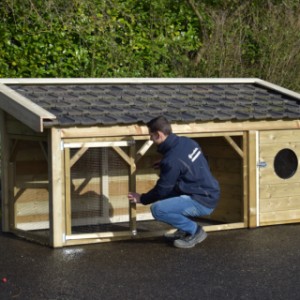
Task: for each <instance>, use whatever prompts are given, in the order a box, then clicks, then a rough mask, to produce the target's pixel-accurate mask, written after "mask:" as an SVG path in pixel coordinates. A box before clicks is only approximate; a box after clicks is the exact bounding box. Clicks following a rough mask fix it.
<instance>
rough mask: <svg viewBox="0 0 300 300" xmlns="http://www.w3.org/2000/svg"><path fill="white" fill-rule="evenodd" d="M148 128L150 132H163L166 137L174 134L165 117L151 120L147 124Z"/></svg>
mask: <svg viewBox="0 0 300 300" xmlns="http://www.w3.org/2000/svg"><path fill="white" fill-rule="evenodd" d="M147 127H148V128H149V131H150V132H157V131H161V132H162V133H164V134H165V135H170V134H171V133H172V127H171V124H170V123H169V121H168V120H167V119H166V118H165V117H163V116H159V117H156V118H154V119H152V120H150V121H149V122H148V123H147Z"/></svg>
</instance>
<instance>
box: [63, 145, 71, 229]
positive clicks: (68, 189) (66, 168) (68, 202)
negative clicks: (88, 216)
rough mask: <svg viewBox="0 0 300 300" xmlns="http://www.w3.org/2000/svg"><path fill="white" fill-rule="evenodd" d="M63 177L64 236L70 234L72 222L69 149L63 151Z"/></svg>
mask: <svg viewBox="0 0 300 300" xmlns="http://www.w3.org/2000/svg"><path fill="white" fill-rule="evenodd" d="M64 158H65V161H64V177H65V202H66V206H65V207H66V210H65V221H66V234H67V235H70V234H72V224H71V223H72V221H71V217H72V216H71V164H70V148H65V149H64Z"/></svg>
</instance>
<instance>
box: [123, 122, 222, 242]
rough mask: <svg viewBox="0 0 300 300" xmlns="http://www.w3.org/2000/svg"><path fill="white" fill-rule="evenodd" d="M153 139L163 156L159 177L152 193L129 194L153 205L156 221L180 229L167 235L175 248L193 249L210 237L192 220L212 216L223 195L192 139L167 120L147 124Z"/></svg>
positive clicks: (135, 199) (152, 209) (141, 201)
mask: <svg viewBox="0 0 300 300" xmlns="http://www.w3.org/2000/svg"><path fill="white" fill-rule="evenodd" d="M147 127H148V130H149V134H150V139H151V140H152V141H153V143H154V144H155V145H156V146H157V151H158V152H159V153H160V154H162V160H161V161H160V164H159V168H160V177H159V179H158V181H157V183H156V185H155V186H154V188H153V189H151V190H150V191H149V192H147V193H144V194H139V193H134V192H129V194H128V199H129V200H130V201H132V202H135V203H141V204H144V205H147V204H152V205H151V212H152V215H153V217H154V219H156V220H158V221H161V222H164V223H167V224H169V225H171V226H173V227H174V228H176V229H177V230H176V231H175V232H174V233H171V234H168V233H166V234H165V237H166V239H168V240H172V241H173V243H174V246H175V247H178V248H192V247H194V246H195V245H196V244H198V243H201V242H202V241H204V240H205V238H206V237H207V233H206V232H205V231H204V230H203V228H202V227H201V226H199V225H198V224H197V222H195V221H193V220H192V218H193V217H201V216H205V215H210V214H211V213H212V211H213V210H214V208H215V207H216V205H217V203H218V199H219V195H220V188H219V184H218V181H217V180H216V179H215V178H214V176H213V175H212V174H211V172H210V169H209V166H208V163H207V161H206V159H205V157H204V155H203V153H202V150H201V148H200V146H199V145H198V144H197V143H196V142H195V141H194V140H192V139H190V138H187V137H180V136H177V135H175V134H174V133H172V127H171V124H170V123H169V122H168V120H167V119H166V118H165V117H162V116H160V117H157V118H154V119H152V120H151V121H149V122H148V123H147Z"/></svg>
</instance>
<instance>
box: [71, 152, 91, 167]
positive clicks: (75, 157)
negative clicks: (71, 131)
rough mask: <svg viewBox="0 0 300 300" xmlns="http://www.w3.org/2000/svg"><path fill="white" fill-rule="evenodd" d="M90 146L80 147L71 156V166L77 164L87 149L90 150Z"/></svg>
mask: <svg viewBox="0 0 300 300" xmlns="http://www.w3.org/2000/svg"><path fill="white" fill-rule="evenodd" d="M88 150H89V148H88V147H82V148H80V149H79V150H78V151H77V152H76V153H75V154H74V155H73V156H72V158H71V160H70V168H72V167H73V165H75V164H76V162H77V161H78V160H79V159H80V158H81V157H82V156H83V155H84V153H85V152H86V151H88Z"/></svg>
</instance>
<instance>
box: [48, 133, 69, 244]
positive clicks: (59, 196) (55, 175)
mask: <svg viewBox="0 0 300 300" xmlns="http://www.w3.org/2000/svg"><path fill="white" fill-rule="evenodd" d="M49 143H50V147H49V155H50V156H49V162H50V164H49V177H50V178H51V179H52V180H51V184H50V191H49V192H50V216H49V217H50V244H51V245H52V246H53V247H61V246H63V243H64V240H63V237H64V235H65V221H66V220H65V197H64V191H63V185H64V167H63V161H62V149H61V138H60V129H57V128H52V129H51V137H49Z"/></svg>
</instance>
